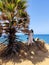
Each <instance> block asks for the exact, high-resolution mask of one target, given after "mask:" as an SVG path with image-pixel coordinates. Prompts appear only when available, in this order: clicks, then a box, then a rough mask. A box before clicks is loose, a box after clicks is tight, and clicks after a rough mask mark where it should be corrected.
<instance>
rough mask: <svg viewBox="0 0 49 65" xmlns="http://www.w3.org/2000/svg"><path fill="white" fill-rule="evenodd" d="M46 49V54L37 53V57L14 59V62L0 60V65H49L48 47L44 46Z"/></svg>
mask: <svg viewBox="0 0 49 65" xmlns="http://www.w3.org/2000/svg"><path fill="white" fill-rule="evenodd" d="M46 48H47V49H48V52H46V53H43V52H41V51H38V54H37V55H34V56H30V57H29V56H28V57H27V59H21V61H20V60H18V58H15V59H14V60H12V59H10V60H9V61H8V62H6V61H5V62H4V61H3V62H2V60H1V59H0V65H49V45H48V44H46Z"/></svg>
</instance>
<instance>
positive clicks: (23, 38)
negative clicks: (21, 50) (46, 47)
mask: <svg viewBox="0 0 49 65" xmlns="http://www.w3.org/2000/svg"><path fill="white" fill-rule="evenodd" d="M17 36H18V38H19V39H18V40H19V41H24V42H26V41H27V38H28V36H27V35H17ZM34 38H39V39H42V40H44V41H45V42H46V43H48V44H49V34H36V35H34ZM6 39H7V36H2V37H0V43H2V42H4V41H5V40H6ZM7 43H8V42H7V41H6V42H5V44H7Z"/></svg>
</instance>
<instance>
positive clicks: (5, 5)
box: [0, 0, 29, 54]
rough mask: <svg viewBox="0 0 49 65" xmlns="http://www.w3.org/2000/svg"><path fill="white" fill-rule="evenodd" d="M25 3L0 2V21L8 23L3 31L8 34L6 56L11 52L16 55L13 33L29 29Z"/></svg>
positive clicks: (1, 0)
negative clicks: (0, 13)
mask: <svg viewBox="0 0 49 65" xmlns="http://www.w3.org/2000/svg"><path fill="white" fill-rule="evenodd" d="M26 3H27V1H26V0H0V11H1V12H2V15H1V17H2V18H1V19H2V20H8V21H9V24H8V26H7V27H8V28H7V29H5V30H6V32H8V33H9V36H8V39H9V43H8V46H7V49H6V50H7V52H6V54H7V53H10V54H11V52H13V51H14V53H16V51H17V49H15V46H16V45H14V43H15V38H16V36H15V33H17V32H18V30H21V31H22V32H23V31H24V30H26V29H28V28H29V26H28V25H29V15H28V14H27V12H26V8H27V5H26ZM4 24H5V23H4ZM6 25H7V24H6Z"/></svg>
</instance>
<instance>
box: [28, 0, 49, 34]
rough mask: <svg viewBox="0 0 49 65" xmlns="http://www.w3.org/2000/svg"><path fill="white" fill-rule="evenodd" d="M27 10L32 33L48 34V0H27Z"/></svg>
mask: <svg viewBox="0 0 49 65" xmlns="http://www.w3.org/2000/svg"><path fill="white" fill-rule="evenodd" d="M27 12H28V14H29V16H30V25H29V28H30V29H33V30H34V34H49V0H28V8H27Z"/></svg>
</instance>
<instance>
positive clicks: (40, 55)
mask: <svg viewBox="0 0 49 65" xmlns="http://www.w3.org/2000/svg"><path fill="white" fill-rule="evenodd" d="M19 45H21V49H20V52H19V53H17V54H13V53H12V54H11V55H10V56H9V57H0V59H2V63H0V65H2V64H3V63H5V65H6V63H7V62H9V61H11V62H13V65H15V63H21V62H23V61H25V60H29V61H31V62H32V63H33V64H34V65H36V64H37V63H40V62H43V61H44V60H45V58H49V51H48V52H43V51H41V50H39V49H38V48H37V47H36V46H28V45H26V44H21V43H20V44H19Z"/></svg>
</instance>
